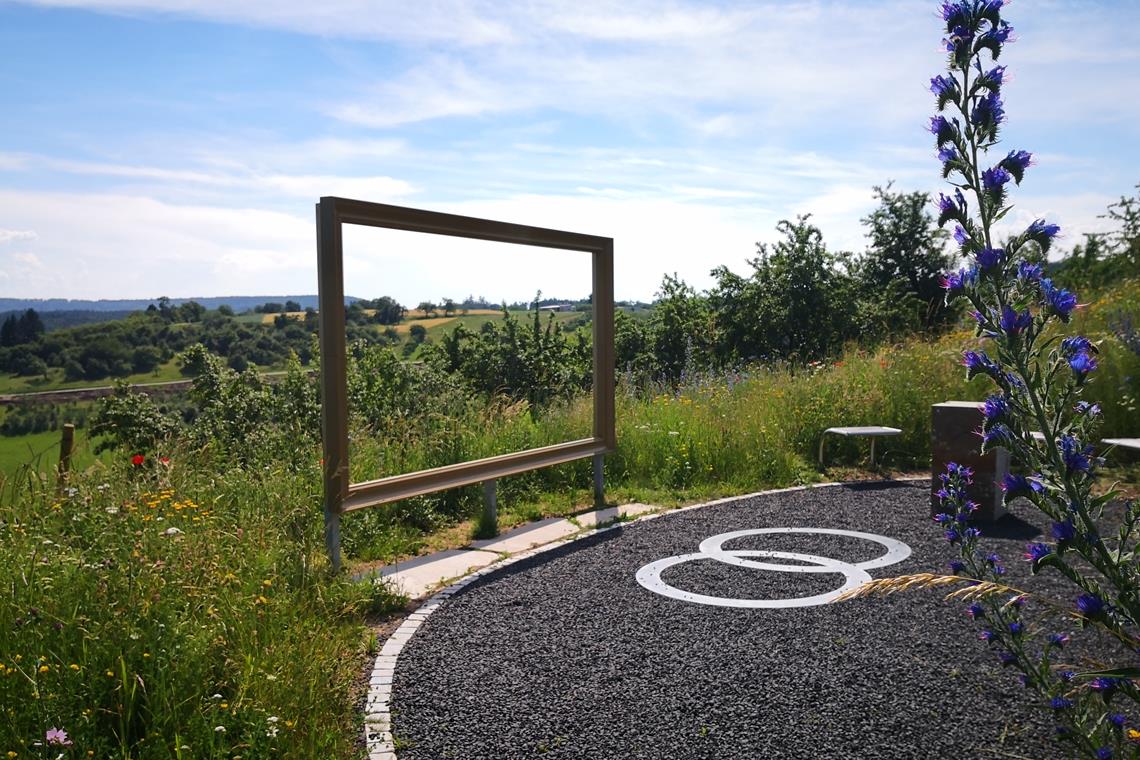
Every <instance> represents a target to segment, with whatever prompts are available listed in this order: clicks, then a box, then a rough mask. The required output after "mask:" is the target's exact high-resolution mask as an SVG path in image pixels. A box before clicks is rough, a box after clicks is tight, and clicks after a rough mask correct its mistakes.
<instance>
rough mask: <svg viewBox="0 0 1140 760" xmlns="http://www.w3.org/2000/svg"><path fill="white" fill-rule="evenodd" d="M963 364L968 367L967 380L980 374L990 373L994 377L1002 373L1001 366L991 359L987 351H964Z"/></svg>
mask: <svg viewBox="0 0 1140 760" xmlns="http://www.w3.org/2000/svg"><path fill="white" fill-rule="evenodd" d="M962 365H963V366H964V367H965V368H966V379H967V380H973V379H974V377H976V376H977V375H979V374H981V375H989V376H990V377H993V378H996V377H998V376H999V375H1000V374H1001V368H1000V367H998V365H997V364H995V363H994V362H993V360H991V359H990V357H989V356H988V355H987V354H986V352H985V351H965V352H963V354H962Z"/></svg>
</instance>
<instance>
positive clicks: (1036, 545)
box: [1025, 541, 1053, 563]
mask: <svg viewBox="0 0 1140 760" xmlns="http://www.w3.org/2000/svg"><path fill="white" fill-rule="evenodd" d="M1052 553H1053V549H1052V548H1051V547H1050V546H1048V545H1047V544H1043V543H1040V542H1037V541H1035V542H1033V543H1030V544H1026V545H1025V558H1026V559H1027V560H1029V561H1030V562H1033V563H1037V562H1040V561H1041V560H1043V559H1045V558H1046V557H1048V556H1049V555H1050V554H1052Z"/></svg>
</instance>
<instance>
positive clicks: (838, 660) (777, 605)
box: [372, 481, 1095, 760]
mask: <svg viewBox="0 0 1140 760" xmlns="http://www.w3.org/2000/svg"><path fill="white" fill-rule="evenodd" d="M929 515H930V495H929V484H928V482H926V481H913V482H901V481H900V482H878V483H864V484H846V485H829V486H822V487H812V488H807V489H801V490H790V491H781V492H771V493H765V494H759V495H755V496H748V497H741V498H738V499H730V500H723V501H720V502H715V503H712V504H710V505H706V506H701V507H698V508H690V509H686V510H680V511H677V512H669V513H664V514H661V515H659V516H656V517H653V518H651V519H642V520H639V521H635V522H628V523H620V524H618V525H617V526H615V527H614V528H612V529H610V530H605V531H601V532H598V533H594V534H591V535H587V536H585V537H583V538H580V539H578V540H575V541H570V542H567V543H560V544H554V545H553V546H552V548H549V549H548V550H545V551H542V552H540V553H538V554H534V555H532V556H525V557H523V558H521V559H517V558H516V559H515V561H513V562H510V563H509V564H507V565H505V566H499V565H492V566H489V567H487V568H485V569H484V570H482V571H480V572H479V574H478V576H477V577H475V578H473V579H471V578H469V579H468V580H467V581H461V582H460V583H459V584H458V587H452V589H451V591H450V592H448V591H444V592H443V594H441V595H438V596H437V597H434V598H433V599H432V600H429V602H428V604H427V605H426V612H427V613H430V614H417V615H413V616H412V617H413V618H416V620H415V621H414V622H415V625H414V627H412V628H410V629H409V631H410V632H411V633H412V635H407V634H408V632H409V631H405V632H404V633H403V634H401V633H400V632H397V634H396V635H395V637H394V638H397V637H398V643H397V644H396V645H395V646H388V647H386V650H387V651H386V652H384V651H382V652H381V657H380V658H379V659H380V660H385V661H386V662H387V664H389V665H391V666H392V667H394V673H393V676H392V678H391V679H390V681H389V683H390V686H389V685H388V684H385V685H384V686H383V687H381V689H382V693H383V696H384V697H385V698H386V699H387V700H388V705H387V707H388V708H389V714H388V715H387V716H385V718H386V720H387V719H389V718H390V732H391V736H392V737H393V738H392V740H391V741H392V742H393V745H394V746H393V747H392V749H394V751H395V755H396V756H397V757H399V758H400V759H401V760H404V759H405V758H407V759H412V758H445V757H453V758H472V759H474V758H488V759H490V758H516V757H517V758H523V757H535V756H550V757H567V758H569V757H574V758H617V757H621V758H724V757H734V758H738V757H739V758H743V757H749V758H750V757H773V758H776V757H778V758H919V757H958V758H975V757H1020V758H1026V757H1031V758H1039V757H1057V756H1058V754H1057V753H1058V747H1057V745H1056V744H1055V743H1053V739H1052V730H1053V729H1052V726H1051V724H1050V723H1049V722H1048V720H1047V718H1048V715H1047V713H1046V712H1044V711H1042V710H1041V709H1040V708H1039V707H1037V706H1035V705H1032V704H1029V703H1028V702H1027V701H1026V700H1025V695H1024V694H1023V693H1022V690H1021V687H1020V685H1019V684H1018V683H1017V680H1016V678H1015V677H1014V675H1013V674H1012V673H1010V672H1008V671H1003V669H1002V666H1001V665H1000V663H999V661H998V658H997V656H996V652H994V651H992V650H987V648H986V647H985V646H984V645H980V644H979V643H978V641H977V638H978V633H979V631H980V628H979V627H978V626H976V625H975V624H974V623H973V622H972V621H971V620H970V619H969V617H968V616H967V615H966V614H965V612H964V610H965V605H964V604H961V603H957V602H945V601H943V596H944V593H940V592H937V591H910V592H906V593H901V594H896V595H893V596H890V597H887V598H872V599H855V600H847V601H839V602H833V601H832V599H833V597H834V596H835V595H836V593H837V592H838V590H840V589H841V588H842V587H843V586H844V585H845V584H847V585H850V584H852V583H856V582H861V579H862V578H863V577H864V574H866V575H869V576H870V577H873V578H885V577H890V576H894V575H902V574H907V573H915V572H940V571H941V570H942V569H944V568H945V567H946V564H947V562H948V560H949V559H950V558H951V557H950V553H949V551H948V550H947V547H946V544H945V541H944V540H943V538H942V536H941V531H940V530H938V529H937V528H936V526H933V525H932V524H931V522H930V518H929ZM784 528H790V529H793V530H791V531H783V530H780V531H776V530H773V529H784ZM1040 528H1041V524H1040V518H1039V516H1038V515H1036V514H1035V513H1033V512H1032V511H1031V508H1030V507H1029V505H1028V504H1027V503H1024V502H1014V503H1013V504H1012V509H1011V514H1010V515H1009V516H1007V517H1006V518H1004V519H1003V520H1002V521H1000V522H998V523H996V524H994V525H992V526H988V527H987V529H986V530H985V535H986V536H987V543H988V544H989V545H990V546H991V547H992V549H993V550H994V551H996V552H998V553H999V554H1001V555H1002V556H1003V558H1004V559H1005V561H1006V563H1007V567H1008V568H1009V570H1008V576H1007V577H1008V578H1009V583H1010V585H1012V586H1016V587H1019V588H1023V589H1027V590H1034V589H1037V590H1041V589H1051V587H1050V586H1048V585H1047V584H1049V583H1050V582H1052V583H1054V584H1056V580H1055V579H1054V580H1052V581H1051V579H1050V578H1049V577H1048V576H1045V577H1035V578H1032V579H1030V578H1029V573H1028V570H1027V569H1026V567H1025V563H1024V562H1022V561H1021V553H1022V551H1023V550H1024V545H1025V543H1026V541H1028V540H1031V539H1033V538H1034V537H1035V536H1039V535H1040V532H1041V531H1040ZM821 529H822V530H823V531H827V532H816V531H819V530H821ZM808 531H811V532H808ZM850 533H856V534H866V535H850ZM710 539H712V540H710ZM702 542H704V545H703V546H702ZM718 544H719V546H718ZM669 558H673V559H672V560H670V559H669ZM741 560H743V562H742V561H741ZM734 563H735V564H734ZM773 566H774V567H773ZM780 566H782V569H780ZM647 567H648V568H649V569H648V570H647V569H646V568H647ZM769 568H773V569H769ZM796 568H800V569H805V571H802V572H795V571H793V570H794V569H796ZM655 586H656V587H655ZM1055 588H1062V587H1059V586H1057V587H1052V590H1055ZM669 589H672V591H669ZM748 604H753V605H755V604H763V605H765V606H760V607H757V606H747V605H748ZM784 604H790V605H799V606H783V605H784ZM1094 654H1095V653H1091V652H1079V651H1076V650H1066V656H1068V657H1071V658H1073V659H1074V661H1075V662H1080V661H1082V659H1083V657H1085V656H1086V655H1094ZM384 680H387V679H384ZM372 748H373V749H374V750H382V752H380V751H374V754H375V755H377V756H383V757H390V756H391V754H389V753H388V750H389V748H388V747H387V746H384V747H380V746H376V745H375V744H374V745H373V747H372Z"/></svg>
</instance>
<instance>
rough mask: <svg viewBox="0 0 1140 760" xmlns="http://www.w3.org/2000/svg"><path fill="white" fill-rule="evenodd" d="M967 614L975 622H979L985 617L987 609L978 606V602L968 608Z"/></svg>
mask: <svg viewBox="0 0 1140 760" xmlns="http://www.w3.org/2000/svg"><path fill="white" fill-rule="evenodd" d="M966 614H967V615H969V616H970V617H971V618H973V619H974V620H977V619H978V618H980V617H985V614H986V608H985V607H983V606H982V605H980V604H978V603H977V602H974V603H973V604H971V605H970V606H969V607H967V608H966Z"/></svg>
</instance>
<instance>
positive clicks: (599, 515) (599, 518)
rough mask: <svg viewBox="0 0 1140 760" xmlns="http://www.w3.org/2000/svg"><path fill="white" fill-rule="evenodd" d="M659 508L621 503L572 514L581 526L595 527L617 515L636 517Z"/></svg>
mask: <svg viewBox="0 0 1140 760" xmlns="http://www.w3.org/2000/svg"><path fill="white" fill-rule="evenodd" d="M657 509H660V507H655V506H653V505H652V504H621V505H619V506H616V507H606V508H605V509H595V510H594V511H593V512H583V513H582V514H580V515H574V520H575V521H576V522H577V523H578V524H579V525H581V526H582V527H583V528H596V527H598V526H599V525H605V524H606V523H611V522H613V521H615V520H617V519H618V518H619V517H627V518H628V517H637V516H638V515H643V514H645V513H646V512H653V511H654V510H657Z"/></svg>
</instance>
